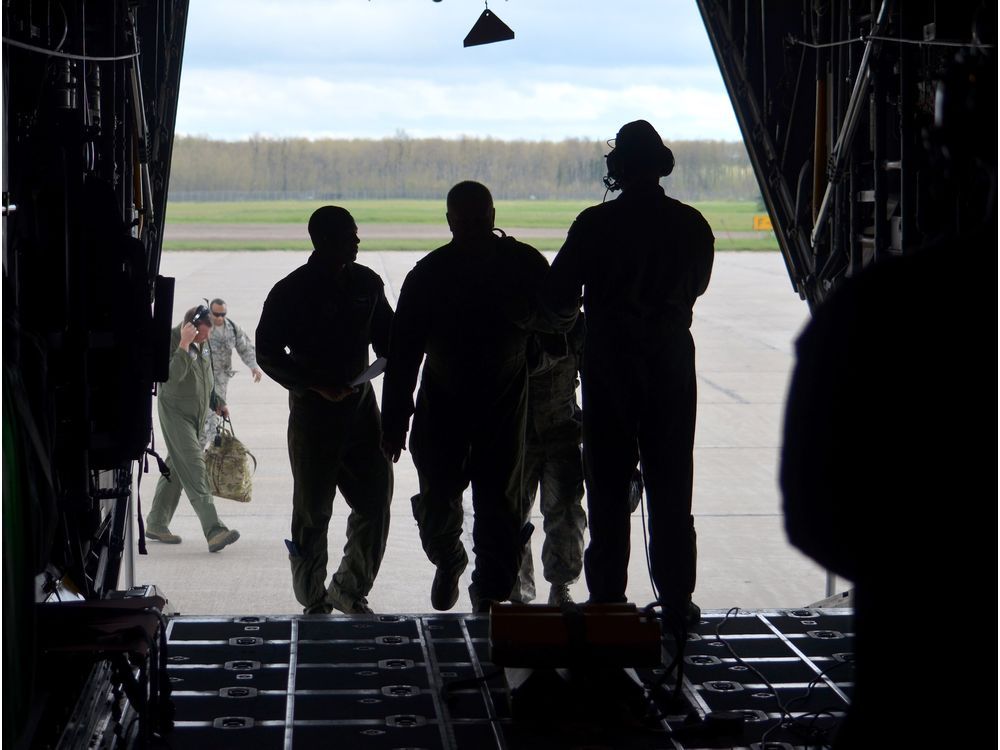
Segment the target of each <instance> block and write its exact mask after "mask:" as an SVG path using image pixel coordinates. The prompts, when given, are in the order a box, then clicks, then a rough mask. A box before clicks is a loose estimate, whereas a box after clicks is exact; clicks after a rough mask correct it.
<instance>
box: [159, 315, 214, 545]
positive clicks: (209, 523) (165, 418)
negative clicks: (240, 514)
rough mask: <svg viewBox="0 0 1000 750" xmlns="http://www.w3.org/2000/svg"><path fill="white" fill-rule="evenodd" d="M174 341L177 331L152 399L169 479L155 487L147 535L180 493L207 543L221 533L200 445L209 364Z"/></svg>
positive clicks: (166, 518) (201, 348)
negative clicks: (164, 373) (166, 369)
mask: <svg viewBox="0 0 1000 750" xmlns="http://www.w3.org/2000/svg"><path fill="white" fill-rule="evenodd" d="M180 341H181V328H180V326H177V327H176V328H174V330H173V331H172V332H171V334H170V347H171V352H172V354H171V355H170V370H169V379H168V380H167V382H165V383H161V384H160V387H159V390H158V392H157V398H156V410H157V413H158V414H159V415H160V430H161V431H162V433H163V442H164V443H165V444H166V446H167V458H166V464H167V467H168V468H169V469H170V479H169V480H168V479H167V478H166V477H165V476H161V477H160V479H159V481H158V482H157V483H156V493H155V495H154V496H153V506H152V507H151V508H150V510H149V515H148V516H147V517H146V525H147V527H148V528H150V529H151V530H153V531H166V530H167V528H168V527H169V526H170V521H171V519H173V517H174V512H175V511H176V510H177V504H178V503H179V502H180V498H181V489H183V490H184V492H185V493H186V494H187V496H188V500H190V501H191V507H192V508H194V512H195V513H196V514H197V516H198V520H199V521H200V522H201V530H202V532H203V533H204V534H205V538H206V539H208V538H209V537H211V536H212V535H213V534H216V533H217V532H219V531H225V530H227V527H226V525H225V524H224V523H222V521H220V520H219V514H218V513H217V512H216V510H215V499H214V498H213V497H212V491H211V488H210V486H209V482H208V473H207V471H206V470H205V449H204V445H203V444H202V427H203V426H204V424H205V416H206V415H207V414H208V411H209V409H208V402H209V398H210V397H211V394H212V382H213V377H212V363H211V362H210V361H209V358H208V352H207V350H206V349H205V345H204V344H194V343H192V344H190V345H189V346H188V350H187V351H184V350H183V349H181V348H180Z"/></svg>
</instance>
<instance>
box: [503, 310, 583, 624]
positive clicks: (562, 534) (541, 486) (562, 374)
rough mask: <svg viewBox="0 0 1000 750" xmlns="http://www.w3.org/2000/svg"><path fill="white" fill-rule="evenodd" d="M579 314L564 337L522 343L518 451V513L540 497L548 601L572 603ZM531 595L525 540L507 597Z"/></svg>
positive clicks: (576, 544)
mask: <svg viewBox="0 0 1000 750" xmlns="http://www.w3.org/2000/svg"><path fill="white" fill-rule="evenodd" d="M583 337H584V324H583V316H582V315H581V316H580V317H579V318H578V319H577V323H576V325H575V326H574V328H573V330H572V331H570V333H569V334H568V335H564V334H545V333H541V334H536V335H535V336H533V337H532V339H531V340H530V341H529V346H528V363H529V367H530V368H531V369H530V376H529V378H528V427H527V433H526V437H525V452H524V486H525V489H524V496H523V501H524V505H523V509H522V519H523V522H524V523H525V525H527V524H528V522H529V520H530V518H531V508H532V506H533V505H534V503H535V497H536V496H537V495H539V494H540V495H541V499H540V501H539V509H540V510H541V513H542V518H543V528H544V531H545V541H544V542H543V544H542V566H543V570H544V575H545V580H546V581H548V582H549V584H550V588H549V598H548V602H549V604H557V605H558V604H563V603H566V602H572V601H573V599H572V597H571V596H570V593H569V584H571V583H574V582H575V581H576V580H577V579H578V578H579V577H580V572H581V570H582V569H583V530H584V529H585V528H586V527H587V514H586V513H585V512H584V510H583V505H582V500H583V460H582V457H581V454H580V439H581V421H580V407H579V406H578V405H577V402H576V386H577V372H578V371H579V368H580V357H581V355H582V353H583ZM534 598H535V571H534V564H533V562H532V558H531V541H530V540H528V541H526V542H525V544H524V550H523V555H522V558H521V567H520V570H519V571H518V575H517V583H516V584H515V585H514V590H513V592H512V593H511V600H512V601H518V602H525V603H527V602H530V601H531V600H532V599H534Z"/></svg>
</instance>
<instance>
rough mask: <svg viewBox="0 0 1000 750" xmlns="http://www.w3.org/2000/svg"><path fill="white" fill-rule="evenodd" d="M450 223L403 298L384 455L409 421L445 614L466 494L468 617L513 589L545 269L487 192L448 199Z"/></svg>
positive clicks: (459, 561) (385, 398)
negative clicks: (533, 343)
mask: <svg viewBox="0 0 1000 750" xmlns="http://www.w3.org/2000/svg"><path fill="white" fill-rule="evenodd" d="M447 217H448V226H449V227H450V228H451V232H452V236H453V239H452V241H451V242H449V243H448V244H447V245H445V246H443V247H439V248H438V249H437V250H434V251H433V252H431V253H430V254H428V255H427V256H426V257H425V258H423V259H422V260H421V261H419V262H418V263H417V264H416V266H414V268H413V270H412V271H410V273H409V274H407V276H406V280H405V281H404V282H403V287H402V289H401V290H400V293H399V304H398V305H397V308H396V316H395V318H394V319H393V324H392V335H391V337H390V344H389V365H388V368H387V370H386V375H385V384H384V387H383V391H382V407H383V430H384V436H385V437H384V440H383V447H384V450H385V452H386V454H387V455H389V456H390V457H392V458H393V460H398V458H399V454H400V451H401V450H402V449H403V447H404V446H405V444H406V433H407V428H408V425H409V420H410V415H411V414H412V415H413V432H412V434H411V436H410V451H411V452H412V454H413V463H414V465H415V466H416V468H417V475H418V478H419V482H420V494H419V495H417V496H416V497H414V498H413V514H414V517H415V518H416V520H417V524H418V526H419V527H420V541H421V543H422V544H423V547H424V551H425V552H426V554H427V557H428V559H429V560H430V561H431V562H432V563H434V565H435V566H436V567H437V572H436V574H435V576H434V583H433V586H432V588H431V604H432V605H433V606H434V608H435V609H439V610H446V609H450V608H451V607H453V606H454V605H455V602H456V601H457V599H458V581H459V577H460V576H461V574H462V571H463V570H464V569H465V566H466V564H467V562H468V557H467V554H466V551H465V549H464V547H463V545H462V540H461V536H462V518H463V511H462V492H463V491H464V490H465V488H466V487H468V486H469V484H470V483H471V485H472V504H473V509H474V512H475V521H474V524H473V532H472V537H473V544H474V547H473V552H474V553H475V559H476V566H475V570H474V571H473V574H472V586H471V587H470V597H471V599H472V605H473V608H474V609H475V608H477V605H479V604H480V602H482V603H483V606H484V607H485V606H486V605H487V603H488V602H489V601H505V600H507V599H508V598H509V597H510V593H511V589H512V588H513V586H514V581H515V578H516V576H517V570H518V564H519V561H520V539H519V533H520V527H521V493H522V492H523V487H522V482H521V474H522V463H523V457H524V429H525V413H526V411H525V410H526V404H527V379H528V372H527V359H526V344H527V338H528V332H527V331H526V330H525V326H526V325H527V324H528V320H529V319H530V318H531V317H532V315H533V313H534V305H533V301H534V300H535V299H536V298H537V295H538V292H539V289H540V286H541V282H542V280H543V279H544V276H545V273H546V271H547V269H548V264H547V262H546V260H545V258H544V256H542V254H541V253H539V252H538V251H537V250H535V249H534V248H533V247H530V246H529V245H525V244H524V243H521V242H517V241H516V240H514V239H513V238H511V237H506V236H504V237H498V236H496V235H495V234H494V233H493V224H494V219H495V211H494V209H493V198H492V196H491V195H490V192H489V190H487V189H486V187H485V186H483V185H480V184H479V183H477V182H461V183H459V184H458V185H456V186H455V187H453V188H452V189H451V191H450V192H449V193H448V214H447ZM425 354H426V356H427V358H426V361H424V355H425ZM421 362H423V363H424V369H423V377H422V379H421V382H420V391H419V393H418V394H417V400H416V405H414V401H413V389H414V386H415V385H416V381H417V370H418V369H419V368H420V364H421Z"/></svg>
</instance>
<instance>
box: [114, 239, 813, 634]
mask: <svg viewBox="0 0 1000 750" xmlns="http://www.w3.org/2000/svg"><path fill="white" fill-rule="evenodd" d="M421 255H422V254H421V253H416V252H362V253H361V255H360V257H359V258H358V262H359V263H362V264H364V265H367V266H369V267H371V268H373V269H374V270H375V271H377V272H378V273H379V274H380V275H381V276H382V278H383V279H384V280H385V282H386V295H387V297H388V298H389V301H390V303H391V304H392V305H393V307H395V301H396V295H397V294H398V291H399V288H400V286H401V284H402V282H403V278H404V277H405V275H406V273H407V272H408V271H409V270H410V268H412V267H413V264H414V263H415V262H416V261H417V260H418V259H419V258H420V257H421ZM307 256H308V253H306V252H168V253H165V254H164V255H163V259H162V263H161V272H162V273H163V274H165V275H167V276H174V277H175V278H176V280H177V287H176V295H175V300H174V316H173V317H174V319H175V321H177V320H179V319H180V317H181V315H182V313H183V311H184V310H185V309H187V308H188V307H191V306H194V305H196V304H198V303H200V302H201V300H202V298H203V297H207V298H209V299H211V298H213V297H223V298H225V299H226V300H227V302H228V303H229V312H230V315H231V317H232V319H233V320H234V321H236V323H237V324H239V325H241V326H243V327H244V328H245V329H246V330H247V331H248V332H250V333H251V335H252V333H253V331H254V330H255V328H256V326H257V321H258V318H259V315H260V310H261V306H262V305H263V302H264V298H265V297H266V295H267V293H268V291H269V290H270V288H271V286H272V285H273V284H274V283H275V282H276V281H277V280H278V279H280V278H282V277H283V276H284V275H286V274H287V273H289V272H290V271H291V270H292V269H294V268H296V267H297V266H299V265H301V264H302V263H304V262H305V260H306V258H307ZM550 259H551V255H550ZM807 317H808V310H807V308H806V304H805V303H804V302H802V301H801V300H799V298H798V296H797V295H796V294H795V292H794V291H793V290H792V288H791V284H790V282H789V280H788V275H787V273H786V271H785V267H784V263H783V261H782V259H781V256H780V255H779V254H778V253H719V254H717V255H716V261H715V270H714V272H713V278H712V282H711V285H710V286H709V289H708V292H707V293H706V294H705V295H704V296H703V297H702V298H701V299H700V300H699V301H698V304H697V305H696V306H695V314H694V325H693V327H692V330H693V333H694V338H695V343H696V346H697V368H698V390H699V392H698V427H697V435H696V440H695V487H694V513H695V524H696V528H697V531H698V544H699V550H698V586H697V590H696V591H695V601H696V602H698V604H700V605H701V606H702V607H703V608H713V609H717V608H728V607H731V606H740V607H750V608H754V607H758V608H764V607H795V606H802V605H805V604H808V603H810V602H814V601H817V600H819V599H822V598H823V597H824V595H825V585H826V582H825V575H824V572H823V571H822V570H821V569H820V568H818V567H817V566H816V565H814V564H813V563H812V562H810V561H809V560H807V559H806V558H805V557H803V556H802V555H801V554H799V553H798V552H797V551H796V550H794V549H793V548H792V547H791V546H790V545H789V544H788V542H787V540H786V538H785V534H784V530H783V525H782V518H781V500H780V494H779V491H778V487H777V480H776V476H777V466H778V459H779V448H780V441H781V420H782V413H783V403H784V397H785V391H786V389H787V385H788V379H789V375H790V373H791V368H792V365H793V342H794V338H795V336H796V335H797V333H798V332H799V330H800V329H801V328H802V326H803V324H804V323H805V321H806V319H807ZM302 324H303V325H308V324H309V320H308V318H307V317H305V316H303V319H302ZM234 364H236V365H237V369H238V373H237V375H236V376H235V377H234V378H233V379H232V381H231V382H230V385H229V403H230V408H231V410H232V419H233V424H234V427H235V430H236V434H237V436H238V437H239V438H240V439H241V440H243V441H244V442H245V443H246V445H247V446H248V447H249V449H250V450H251V451H252V452H253V453H254V454H255V455H256V457H257V460H258V462H259V466H258V469H257V473H256V476H255V478H254V499H253V502H252V503H250V504H247V505H243V504H240V503H235V502H232V501H229V500H221V499H217V500H216V505H217V507H218V508H219V513H220V516H221V517H222V518H223V519H224V520H225V522H226V523H227V524H229V526H230V527H232V528H236V529H239V531H240V534H241V535H242V536H241V538H240V540H239V541H238V542H237V543H236V544H235V545H233V546H232V547H229V548H227V549H225V550H224V551H222V552H221V553H218V554H209V552H208V549H207V546H206V544H205V541H204V538H203V537H202V535H201V531H200V527H199V525H198V521H197V518H196V517H195V515H194V513H193V511H192V510H191V506H190V504H189V503H188V501H187V499H186V498H183V497H182V499H181V503H180V506H179V508H178V511H177V515H176V516H175V518H174V521H173V522H172V523H171V530H172V531H173V532H174V533H176V534H179V535H180V536H182V537H183V539H184V541H183V543H182V544H180V545H175V546H168V545H163V544H159V543H157V542H148V549H149V554H148V555H146V556H138V555H137V556H136V557H135V578H134V580H135V582H136V583H155V584H157V585H158V586H159V587H160V589H161V590H162V592H163V593H164V594H165V595H166V596H167V597H168V598H169V600H170V611H176V612H180V613H183V614H291V613H295V612H299V611H301V610H300V607H299V605H298V603H297V602H296V601H295V598H294V596H293V595H292V591H291V576H290V573H289V567H288V558H287V552H286V549H285V545H284V542H283V540H284V539H285V538H286V537H287V536H288V534H289V530H288V527H289V515H290V506H291V473H290V471H289V467H288V456H287V452H286V437H285V434H286V424H287V416H288V409H287V398H286V392H285V390H284V389H283V388H281V387H280V386H279V385H277V384H276V383H274V382H273V381H271V380H269V379H267V378H266V377H265V378H264V380H263V381H262V382H260V383H257V384H255V383H253V381H252V379H251V378H250V375H249V372H248V371H247V370H246V369H245V368H244V367H243V366H242V363H239V361H238V359H237V358H236V357H235V356H234ZM376 393H379V394H380V393H381V379H379V380H378V381H376ZM153 421H154V425H155V429H156V435H157V442H156V444H157V446H160V447H162V445H163V442H162V439H161V438H160V436H159V424H158V420H157V419H156V418H155V417H154V420H153ZM152 472H153V473H150V474H148V475H145V476H143V477H142V482H141V488H140V489H141V499H142V506H143V512H144V513H145V512H147V511H148V508H149V505H150V503H151V502H152V498H153V487H154V485H155V481H156V479H157V475H156V473H155V465H154V467H153V469H152ZM416 490H417V480H416V472H415V471H414V469H413V465H412V463H411V462H410V459H409V454H408V453H404V454H403V458H402V459H401V460H400V462H399V463H398V464H397V465H396V468H395V498H394V500H393V505H392V522H391V526H390V530H389V542H388V548H387V550H386V555H385V560H384V562H383V564H382V569H381V572H380V574H379V577H378V580H377V581H376V583H375V587H374V589H373V590H372V592H371V594H370V595H369V597H368V598H369V602H370V604H371V606H372V607H373V608H374V610H375V611H376V612H385V613H402V612H428V611H430V609H431V608H430V585H431V580H432V578H433V575H434V567H433V566H432V565H431V564H430V562H428V561H427V559H426V558H425V557H424V554H423V551H422V550H421V548H420V542H419V539H418V536H417V529H416V524H415V522H414V521H413V518H412V516H411V514H410V503H409V499H410V497H411V496H412V495H413V494H415V493H416ZM585 502H586V500H585ZM466 506H467V509H468V507H469V503H468V497H467V498H466ZM536 514H537V508H536ZM346 517H347V506H346V504H345V503H344V501H343V499H342V498H339V497H338V498H337V499H336V500H335V501H334V518H333V522H332V524H331V532H330V550H331V558H332V560H335V559H337V558H338V557H339V549H340V548H341V546H342V544H343V539H344V526H345V521H346ZM470 522H471V510H470V511H469V512H467V514H466V539H465V542H466V547H467V548H468V549H469V550H470V557H471V546H472V545H471V535H470V533H469V532H470V531H471V526H470ZM533 522H534V523H535V526H536V527H537V528H538V529H539V531H537V532H536V534H535V539H534V540H533V542H534V543H533V550H534V555H535V569H536V573H537V574H538V576H539V578H540V577H541V569H542V568H541V561H540V557H539V555H540V549H541V531H540V529H541V526H542V524H541V519H540V517H536V518H534V519H533ZM644 549H645V543H644V541H643V523H642V518H641V514H640V513H636V514H634V515H633V519H632V559H631V564H630V568H629V589H628V595H629V598H630V599H632V600H633V601H635V602H637V603H639V604H640V605H641V604H645V603H648V602H649V601H651V600H652V589H651V586H650V583H649V577H648V574H647V570H646V560H645V555H644V553H643V551H644ZM127 562H128V561H127V560H126V570H127ZM332 567H333V568H335V567H336V564H335V563H332ZM470 572H471V565H470V567H469V569H468V570H467V571H466V574H465V576H464V579H463V582H462V593H461V597H460V598H459V601H458V604H457V606H456V611H468V609H469V598H468V594H467V592H466V588H467V586H468V583H469V578H468V577H469V573H470ZM331 573H332V570H331ZM537 583H538V590H539V596H540V598H541V599H543V600H544V597H545V596H546V595H547V591H548V587H547V585H546V584H545V582H544V581H542V580H539V581H538V582H537ZM572 592H573V594H574V596H575V597H576V598H577V599H578V600H581V601H582V600H584V599H586V597H587V590H586V585H585V583H584V582H583V580H582V579H581V580H580V581H579V582H577V583H576V584H575V585H574V586H573V587H572Z"/></svg>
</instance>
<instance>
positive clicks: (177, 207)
mask: <svg viewBox="0 0 1000 750" xmlns="http://www.w3.org/2000/svg"><path fill="white" fill-rule="evenodd" d="M321 205H323V202H321V201H247V202H232V203H229V202H225V203H224V202H217V203H216V202H211V203H170V204H168V206H167V223H168V225H170V224H299V223H301V224H303V225H304V224H305V223H306V221H307V220H308V219H309V215H310V214H311V213H312V212H313V211H314V210H315V209H316V208H318V207H319V206H321ZM338 205H342V206H344V208H346V209H348V210H349V211H350V212H351V214H353V216H354V218H355V220H356V221H357V222H358V223H359V224H438V225H442V226H443V225H444V202H443V201H436V200H426V201H421V200H385V201H383V200H367V201H360V200H359V201H342V202H339V203H338ZM588 205H591V202H590V201H497V204H496V209H497V225H498V226H500V227H518V228H520V229H543V228H544V229H569V226H570V224H572V223H573V219H575V218H576V216H577V214H579V213H580V211H582V210H583V209H584V208H586V207H587V206H588ZM693 205H694V206H695V207H696V208H697V209H698V210H699V211H701V212H702V214H704V216H705V218H706V219H707V220H708V223H709V224H710V225H711V226H712V229H713V230H715V233H716V234H717V235H718V234H721V233H723V232H751V231H752V230H753V215H754V214H757V213H762V210H761V209H760V207H759V206H758V205H757V204H756V203H755V202H753V201H741V202H726V201H714V202H703V203H694V204H693ZM518 236H519V238H521V239H524V240H525V241H528V242H531V243H532V244H534V245H535V246H536V247H538V249H540V250H558V249H559V246H560V245H561V239H556V238H532V237H531V236H530V233H528V232H519V233H518ZM361 240H362V249H363V250H379V251H385V250H427V249H431V248H433V247H435V246H436V245H437V244H439V242H435V241H427V240H420V239H412V240H409V239H402V240H365V238H364V237H362V238H361ZM777 248H778V244H777V240H776V239H775V238H774V235H773V234H772V233H770V232H759V233H757V235H756V236H754V237H752V238H747V239H726V238H720V239H719V240H718V241H717V242H716V249H717V250H777ZM164 249H165V250H308V249H310V245H309V243H308V242H305V241H294V240H259V241H257V240H251V241H231V240H206V241H198V242H194V241H186V240H185V241H172V240H167V241H166V242H164Z"/></svg>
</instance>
